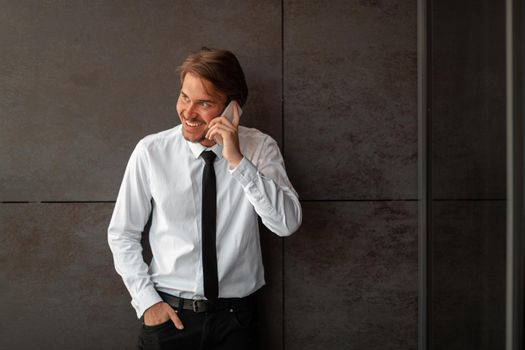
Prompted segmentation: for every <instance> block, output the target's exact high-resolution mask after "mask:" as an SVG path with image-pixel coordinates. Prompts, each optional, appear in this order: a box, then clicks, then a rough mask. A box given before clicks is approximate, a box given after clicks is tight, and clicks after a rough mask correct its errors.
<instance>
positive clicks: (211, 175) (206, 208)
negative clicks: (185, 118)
mask: <svg viewBox="0 0 525 350" xmlns="http://www.w3.org/2000/svg"><path fill="white" fill-rule="evenodd" d="M201 156H202V158H203V159H204V161H205V162H206V165H205V166H204V171H203V173H202V269H203V273H204V296H205V297H206V298H207V299H208V300H215V299H217V297H218V296H219V277H218V276H217V249H216V245H215V230H216V215H217V194H216V191H217V189H216V181H215V169H214V167H213V161H214V160H215V153H213V152H212V151H205V152H202V154H201Z"/></svg>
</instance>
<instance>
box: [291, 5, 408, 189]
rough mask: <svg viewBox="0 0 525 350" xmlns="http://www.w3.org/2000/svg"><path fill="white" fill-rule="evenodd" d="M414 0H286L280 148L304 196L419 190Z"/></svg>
mask: <svg viewBox="0 0 525 350" xmlns="http://www.w3.org/2000/svg"><path fill="white" fill-rule="evenodd" d="M416 33H417V30H416V1H415V0H410V1H401V0H396V1H361V0H360V1H357V0H352V1H344V0H339V1H328V2H326V1H299V0H287V1H285V2H284V97H285V100H284V101H285V105H284V111H285V120H284V121H285V124H284V125H285V130H284V134H285V152H286V159H287V162H288V164H287V165H288V169H289V171H290V174H291V178H292V180H293V181H294V183H295V184H296V187H297V190H298V192H299V193H300V194H301V195H302V198H303V199H357V198H365V199H376V198H396V199H397V198H400V199H405V198H416V197H417V113H416V105H417V100H416V88H417V77H416V70H417V63H416V57H417V55H416Z"/></svg>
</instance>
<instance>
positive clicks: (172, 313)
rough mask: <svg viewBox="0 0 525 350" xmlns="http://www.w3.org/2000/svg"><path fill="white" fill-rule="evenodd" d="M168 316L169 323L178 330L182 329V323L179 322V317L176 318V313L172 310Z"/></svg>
mask: <svg viewBox="0 0 525 350" xmlns="http://www.w3.org/2000/svg"><path fill="white" fill-rule="evenodd" d="M169 316H170V318H171V321H172V322H173V324H174V325H175V327H176V328H177V329H179V330H183V329H184V325H183V324H182V321H181V320H180V318H179V316H177V313H176V312H175V311H174V310H173V309H171V310H170V312H169Z"/></svg>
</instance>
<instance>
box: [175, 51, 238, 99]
mask: <svg viewBox="0 0 525 350" xmlns="http://www.w3.org/2000/svg"><path fill="white" fill-rule="evenodd" d="M178 70H179V71H180V82H181V84H182V82H183V81H184V77H185V76H186V74H188V73H192V74H195V75H198V76H200V77H201V78H203V79H206V80H208V81H209V82H210V83H212V84H213V86H214V87H215V88H216V89H217V90H218V91H220V92H222V93H223V94H225V95H226V97H227V98H228V101H227V102H229V101H231V100H236V101H237V102H238V103H239V105H240V106H243V105H244V103H245V102H246V99H247V98H248V86H247V85H246V80H245V78H244V72H243V71H242V68H241V65H240V63H239V61H238V60H237V57H235V55H234V54H233V53H232V52H230V51H228V50H223V49H209V48H207V47H203V48H202V49H201V50H200V51H199V52H196V53H193V54H191V55H189V56H188V57H187V58H186V59H185V60H184V62H182V64H181V65H180V66H179V67H178Z"/></svg>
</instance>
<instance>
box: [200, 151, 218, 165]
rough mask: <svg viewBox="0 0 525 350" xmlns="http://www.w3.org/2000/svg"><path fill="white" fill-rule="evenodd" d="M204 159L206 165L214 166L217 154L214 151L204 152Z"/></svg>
mask: <svg viewBox="0 0 525 350" xmlns="http://www.w3.org/2000/svg"><path fill="white" fill-rule="evenodd" d="M201 157H202V159H204V161H205V162H206V164H213V161H214V160H215V157H216V155H215V152H213V151H204V152H202V153H201Z"/></svg>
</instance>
